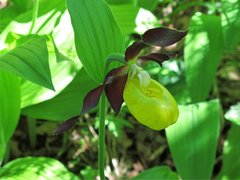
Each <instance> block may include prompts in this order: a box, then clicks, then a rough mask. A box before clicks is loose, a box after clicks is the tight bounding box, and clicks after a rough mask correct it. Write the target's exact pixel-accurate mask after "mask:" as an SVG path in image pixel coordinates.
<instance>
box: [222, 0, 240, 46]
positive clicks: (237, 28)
mask: <svg viewBox="0 0 240 180" xmlns="http://www.w3.org/2000/svg"><path fill="white" fill-rule="evenodd" d="M239 16H240V1H239V0H222V13H221V18H222V28H223V38H224V49H226V50H233V49H234V48H236V47H237V45H238V43H239V41H240V19H239Z"/></svg>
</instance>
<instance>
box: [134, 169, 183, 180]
mask: <svg viewBox="0 0 240 180" xmlns="http://www.w3.org/2000/svg"><path fill="white" fill-rule="evenodd" d="M147 179H149V180H150V179H152V180H153V179H164V180H168V179H169V180H170V179H171V180H173V179H179V178H178V176H177V174H176V173H175V172H173V171H172V170H171V169H170V168H169V167H168V166H156V167H154V168H151V169H147V170H144V171H143V172H142V173H141V174H139V175H138V176H135V177H133V178H132V180H147Z"/></svg>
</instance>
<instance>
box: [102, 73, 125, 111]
mask: <svg viewBox="0 0 240 180" xmlns="http://www.w3.org/2000/svg"><path fill="white" fill-rule="evenodd" d="M127 77H128V75H127V74H126V75H124V76H120V77H117V78H116V79H114V81H112V82H111V83H109V84H107V85H106V86H105V92H106V96H107V98H108V101H109V103H110V105H111V107H112V109H113V110H114V112H115V114H118V113H119V111H120V109H121V106H122V103H123V101H124V100H123V91H124V87H125V84H126V81H127Z"/></svg>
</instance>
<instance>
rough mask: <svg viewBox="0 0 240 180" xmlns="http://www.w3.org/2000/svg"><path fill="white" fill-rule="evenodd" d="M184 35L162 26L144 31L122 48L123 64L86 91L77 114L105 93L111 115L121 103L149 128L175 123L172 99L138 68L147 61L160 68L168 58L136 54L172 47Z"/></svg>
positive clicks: (163, 55) (63, 126)
mask: <svg viewBox="0 0 240 180" xmlns="http://www.w3.org/2000/svg"><path fill="white" fill-rule="evenodd" d="M186 34H187V32H186V31H177V30H174V29H168V28H163V27H160V28H154V29H150V30H147V31H146V32H145V33H144V34H143V35H142V36H141V40H140V41H137V42H134V43H133V44H132V45H130V46H129V47H128V48H127V49H126V51H125V57H124V65H123V66H120V67H118V68H115V69H112V70H111V71H109V72H108V73H107V75H106V77H105V80H104V82H103V83H102V84H101V85H99V86H98V87H96V88H94V89H92V90H91V91H89V92H88V94H87V95H86V96H85V98H84V102H83V107H82V111H81V114H84V113H86V112H88V111H89V110H90V109H92V108H94V107H96V106H97V104H98V102H99V99H100V97H101V94H102V93H103V92H104V91H105V93H106V96H107V99H108V101H109V103H110V106H111V108H112V109H113V110H114V112H115V114H118V113H119V111H120V109H121V106H122V103H123V102H124V101H125V103H126V105H127V107H128V109H129V112H130V113H131V114H132V115H133V116H134V117H135V118H136V120H138V121H139V122H140V123H141V124H143V125H145V126H147V127H149V128H151V129H154V130H161V129H164V128H166V127H168V126H169V125H171V124H173V123H175V122H176V121H177V118H178V115H179V111H178V106H177V103H176V101H175V99H174V98H173V96H172V95H171V94H170V93H169V91H168V90H167V89H166V88H165V87H163V86H162V85H161V84H160V83H159V82H157V81H155V80H153V79H151V77H150V75H149V74H148V72H147V71H145V70H144V69H143V67H142V65H143V64H144V63H145V62H147V61H150V60H151V61H155V62H157V63H159V64H160V65H162V62H164V61H166V60H168V59H169V57H168V56H167V55H165V54H160V53H151V54H148V55H144V56H138V54H139V53H140V52H141V50H142V49H144V48H145V47H147V46H152V45H153V46H161V47H165V46H169V45H172V44H174V43H176V42H178V41H180V40H181V39H182V38H183V37H184V36H185V35H186ZM76 121H77V119H76V118H73V119H70V120H68V121H66V122H65V123H64V124H63V125H62V126H60V128H58V130H57V133H58V132H62V131H65V130H66V129H69V128H70V127H72V126H73V124H74V123H75V122H76Z"/></svg>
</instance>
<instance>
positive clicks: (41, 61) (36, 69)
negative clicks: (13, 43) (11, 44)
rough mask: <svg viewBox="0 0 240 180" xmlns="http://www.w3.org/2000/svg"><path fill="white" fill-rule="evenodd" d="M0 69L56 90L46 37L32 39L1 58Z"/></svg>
mask: <svg viewBox="0 0 240 180" xmlns="http://www.w3.org/2000/svg"><path fill="white" fill-rule="evenodd" d="M0 69H2V70H5V71H8V72H11V73H14V74H16V75H18V76H20V77H22V78H24V79H27V80H29V81H32V82H33V83H36V84H39V85H42V86H44V87H46V88H49V89H52V90H54V87H53V84H52V80H51V73H50V69H49V62H48V49H47V45H46V40H45V38H44V37H41V36H34V37H31V38H29V40H28V41H27V42H25V43H23V44H21V45H19V46H18V47H16V48H14V49H13V50H11V51H9V52H7V53H6V54H4V55H2V56H0Z"/></svg>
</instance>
